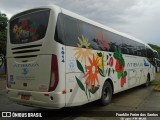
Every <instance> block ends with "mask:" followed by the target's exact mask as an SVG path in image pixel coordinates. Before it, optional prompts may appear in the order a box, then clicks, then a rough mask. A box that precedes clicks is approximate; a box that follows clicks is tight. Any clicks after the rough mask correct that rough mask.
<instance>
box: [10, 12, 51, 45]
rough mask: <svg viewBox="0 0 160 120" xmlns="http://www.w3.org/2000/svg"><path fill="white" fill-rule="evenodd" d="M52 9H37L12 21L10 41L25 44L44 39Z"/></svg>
mask: <svg viewBox="0 0 160 120" xmlns="http://www.w3.org/2000/svg"><path fill="white" fill-rule="evenodd" d="M49 13H50V10H43V11H35V12H32V13H27V14H25V15H23V16H18V17H16V18H13V19H12V20H11V21H10V41H11V43H12V44H23V43H29V42H34V41H37V40H40V39H42V38H43V37H44V36H45V34H46V30H47V26H48V20H49Z"/></svg>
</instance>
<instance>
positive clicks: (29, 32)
mask: <svg viewBox="0 0 160 120" xmlns="http://www.w3.org/2000/svg"><path fill="white" fill-rule="evenodd" d="M37 28H38V26H37V24H36V23H32V22H31V21H27V20H23V21H21V22H19V23H17V24H15V25H14V27H13V33H14V34H15V39H16V40H20V39H26V38H31V40H33V41H34V40H37V39H38V34H37Z"/></svg>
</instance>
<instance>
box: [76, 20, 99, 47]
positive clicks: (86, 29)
mask: <svg viewBox="0 0 160 120" xmlns="http://www.w3.org/2000/svg"><path fill="white" fill-rule="evenodd" d="M79 29H80V30H79V31H80V36H81V37H82V36H83V37H84V38H85V39H86V40H87V42H88V43H89V46H86V48H92V49H95V50H99V45H98V40H97V39H98V38H97V36H98V33H99V32H100V30H99V29H98V28H97V27H96V26H93V25H91V24H89V23H85V22H83V21H79Z"/></svg>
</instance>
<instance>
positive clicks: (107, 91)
mask: <svg viewBox="0 0 160 120" xmlns="http://www.w3.org/2000/svg"><path fill="white" fill-rule="evenodd" d="M111 99H112V86H111V84H110V83H109V82H108V81H106V82H105V83H104V85H103V89H102V95H101V99H100V103H101V105H103V106H105V105H108V104H109V103H110V102H111Z"/></svg>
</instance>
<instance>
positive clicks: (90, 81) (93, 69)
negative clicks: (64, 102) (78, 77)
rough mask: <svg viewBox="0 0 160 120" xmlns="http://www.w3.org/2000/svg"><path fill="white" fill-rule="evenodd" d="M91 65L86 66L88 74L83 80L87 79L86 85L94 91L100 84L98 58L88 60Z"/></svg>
mask: <svg viewBox="0 0 160 120" xmlns="http://www.w3.org/2000/svg"><path fill="white" fill-rule="evenodd" d="M88 60H89V63H90V65H88V66H86V69H87V73H86V74H85V75H84V76H83V78H86V81H85V83H86V85H88V86H89V88H90V89H91V90H92V88H93V87H94V88H95V87H96V84H99V82H98V58H97V57H96V58H95V57H94V54H93V59H91V58H88Z"/></svg>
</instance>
